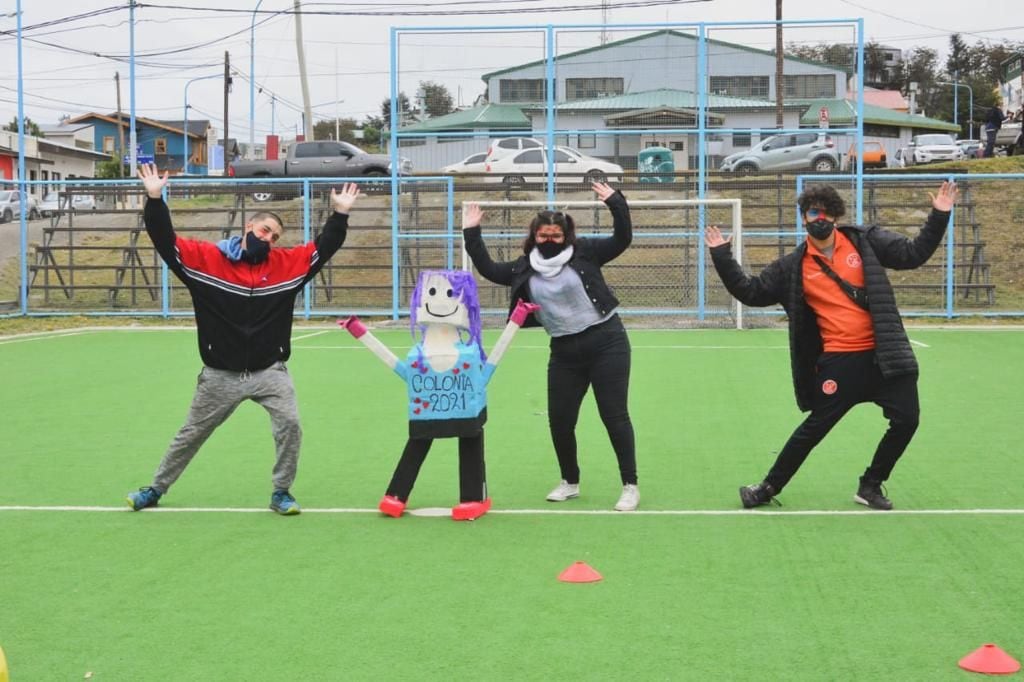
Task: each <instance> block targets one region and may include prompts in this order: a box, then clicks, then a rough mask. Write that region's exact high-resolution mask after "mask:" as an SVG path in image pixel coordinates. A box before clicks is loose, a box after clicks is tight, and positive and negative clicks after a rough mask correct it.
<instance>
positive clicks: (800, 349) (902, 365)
mask: <svg viewBox="0 0 1024 682" xmlns="http://www.w3.org/2000/svg"><path fill="white" fill-rule="evenodd" d="M949 215H950V214H949V213H948V212H946V211H937V210H934V209H933V210H932V212H931V214H930V215H929V216H928V220H927V221H926V222H925V224H924V227H923V228H921V232H920V233H919V234H918V235H917V236H916V237H915V238H913V239H908V238H907V237H904V236H903V235H901V234H897V233H895V232H890V231H888V230H883V229H882V228H880V227H876V226H870V227H840V228H838V229H839V230H840V231H841V232H842V233H843V234H844V235H846V236H847V237H848V238H849V239H850V241H851V242H853V245H854V247H855V248H856V249H857V252H858V253H859V254H860V257H861V261H862V262H863V263H864V288H865V289H867V294H868V305H869V309H870V313H871V323H872V326H873V327H874V330H875V354H876V357H877V358H878V365H879V368H880V369H881V370H882V375H883V376H884V377H886V378H889V377H895V376H901V375H908V374H910V375H916V374H917V359H916V358H915V357H914V351H913V350H911V348H910V341H909V340H908V339H907V333H906V331H905V330H904V329H903V320H902V319H901V318H900V311H899V309H897V307H896V297H895V295H894V294H893V290H892V284H890V283H889V277H888V276H887V275H886V274H885V268H892V269H894V270H910V269H913V268H916V267H918V266H920V265H921V264H923V263H924V262H925V261H927V260H928V259H929V258H930V257H931V255H932V254H933V253H934V252H935V249H936V248H938V246H939V243H940V242H941V241H942V235H943V234H945V232H946V226H947V225H948V224H949ZM806 252H807V244H806V242H805V243H803V244H801V245H800V246H798V247H797V248H796V250H795V251H793V252H792V253H788V254H786V255H785V256H783V257H782V258H779V259H777V260H775V261H773V262H771V263H769V264H768V265H767V266H766V267H765V269H764V270H763V271H762V272H761V274H759V275H757V276H754V277H752V276H750V275H747V274H746V273H745V272H744V271H743V268H742V267H741V266H740V264H739V263H737V262H736V260H735V259H734V258H733V257H732V245H731V244H724V245H722V246H718V247H715V248H713V249H711V258H712V260H713V261H714V264H715V269H716V270H717V271H718V276H719V277H721V278H722V282H723V283H724V284H725V288H726V289H728V290H729V293H730V294H732V295H733V296H734V297H735V298H736V299H737V300H739V301H740V302H741V303H744V304H746V305H749V306H762V307H763V306H770V305H782V307H783V309H785V311H786V314H787V315H788V316H789V355H790V364H791V365H792V370H793V388H794V390H795V392H796V403H797V405H798V406H799V407H800V409H801V410H804V411H806V410H810V409H811V398H812V396H813V395H814V386H815V380H814V377H815V365H816V364H817V361H818V356H820V355H821V352H822V347H823V344H822V340H821V331H820V330H819V329H818V320H817V317H816V316H815V314H814V311H813V310H811V308H810V306H809V305H807V302H806V301H805V300H804V279H803V259H804V254H805V253H806Z"/></svg>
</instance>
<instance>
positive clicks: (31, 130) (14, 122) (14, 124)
mask: <svg viewBox="0 0 1024 682" xmlns="http://www.w3.org/2000/svg"><path fill="white" fill-rule="evenodd" d="M4 130H8V131H10V132H12V133H16V132H18V117H17V116H15V117H14V118H12V119H11V122H10V123H8V124H7V127H6V128H4ZM25 134H26V135H33V136H35V137H43V131H41V130H39V126H38V125H36V123H35V121H33V120H32V119H30V118H29V117H28V116H26V117H25Z"/></svg>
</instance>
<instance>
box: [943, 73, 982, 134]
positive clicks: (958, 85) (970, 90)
mask: <svg viewBox="0 0 1024 682" xmlns="http://www.w3.org/2000/svg"><path fill="white" fill-rule="evenodd" d="M935 82H936V83H938V84H940V85H952V86H953V125H960V124H959V123H958V122H957V108H958V106H957V105H958V104H959V102H958V101H957V93H958V92H959V90H957V88H967V94H968V96H969V103H968V105H967V107H968V108H969V109H970V112H969V116H968V120H969V128H970V129H969V130H968V135H967V137H968V139H972V140H973V139H974V89H973V88H971V86H970V85H967V84H966V83H957V82H956V81H935Z"/></svg>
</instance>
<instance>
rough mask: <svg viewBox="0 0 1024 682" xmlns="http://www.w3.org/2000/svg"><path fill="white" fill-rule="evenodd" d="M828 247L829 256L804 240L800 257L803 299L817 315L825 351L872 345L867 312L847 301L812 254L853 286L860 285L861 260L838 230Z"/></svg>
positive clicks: (861, 348) (862, 270)
mask: <svg viewBox="0 0 1024 682" xmlns="http://www.w3.org/2000/svg"><path fill="white" fill-rule="evenodd" d="M833 234H835V236H836V241H835V245H834V246H833V249H832V258H828V257H826V256H825V254H824V253H822V252H821V251H819V250H818V249H817V247H815V246H814V244H812V243H811V241H810V240H807V253H805V254H804V260H803V277H804V298H805V299H806V300H807V303H808V305H810V306H811V310H813V311H814V314H815V315H816V316H817V318H818V328H819V329H820V330H821V339H822V341H823V342H824V344H825V351H826V352H830V353H834V352H844V351H863V350H871V349H872V348H874V347H875V328H874V326H873V325H872V324H871V314H870V313H868V311H866V310H864V309H863V308H861V307H860V306H859V305H857V304H856V303H854V302H853V301H852V300H850V297H849V296H847V295H846V293H845V292H844V291H843V290H842V289H841V288H840V287H839V284H837V283H836V282H833V281H832V279H831V278H830V277H829V276H828V275H826V274H825V273H824V272H823V271H822V269H821V267H820V266H819V265H818V264H817V263H816V262H815V260H814V258H813V256H815V255H817V256H820V257H821V258H823V259H824V260H825V262H826V263H827V264H828V266H829V267H830V268H832V269H833V270H834V271H835V273H836V274H837V275H839V276H840V277H842V278H843V279H845V280H846V281H847V282H849V283H850V284H853V285H854V286H857V287H863V286H864V263H863V262H862V261H861V259H860V254H859V253H857V249H855V248H854V246H853V243H852V242H851V241H850V240H849V239H848V238H847V237H846V235H844V234H843V233H842V232H840V231H839V230H835V231H834V232H833Z"/></svg>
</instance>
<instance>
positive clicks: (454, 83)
mask: <svg viewBox="0 0 1024 682" xmlns="http://www.w3.org/2000/svg"><path fill="white" fill-rule="evenodd" d="M257 1H258V0H245V1H242V0H216V2H214V1H206V0H204V1H200V0H152V1H151V2H147V1H146V0H142V2H143V3H144V4H148V5H154V6H151V7H139V8H137V9H136V13H135V14H136V27H135V41H136V42H135V49H136V55H137V63H136V64H137V65H136V77H137V80H136V88H135V89H136V94H135V106H136V113H137V114H138V115H140V116H147V117H150V118H160V119H179V120H180V119H181V117H182V114H183V110H184V97H185V85H186V83H187V82H188V81H189V80H190V79H192V78H197V77H201V76H208V75H210V76H214V75H222V74H223V60H224V52H225V51H228V52H229V53H230V58H231V63H232V66H235V67H237V68H238V69H239V70H240V72H241V74H242V75H241V76H239V77H236V78H235V81H234V83H235V84H234V88H233V92H232V94H231V95H230V105H229V111H230V114H229V119H230V130H229V132H230V134H231V136H232V137H238V138H240V139H243V140H245V139H248V131H249V84H248V82H247V81H246V80H244V78H245V77H247V76H248V73H249V58H250V47H249V29H250V25H251V22H252V20H253V14H252V10H253V9H254V8H255V7H256V4H257ZM21 4H22V12H23V25H24V26H25V27H30V26H35V25H38V24H43V23H46V22H53V21H55V20H60V19H62V18H64V17H70V16H74V15H81V14H84V13H89V12H92V11H102V10H104V9H107V8H115V11H111V12H109V13H105V14H100V15H97V16H94V17H89V18H83V19H79V20H76V21H66V22H62V23H55V24H53V25H50V26H47V27H40V28H35V29H32V30H26V31H25V33H24V35H25V37H26V39H28V38H31V39H32V40H34V41H42V42H44V43H47V44H41V43H40V42H31V41H29V40H26V41H25V42H24V51H23V59H24V67H23V68H24V91H25V95H26V99H25V102H26V105H25V113H26V115H27V116H29V117H30V118H32V119H33V120H35V121H38V122H43V123H54V122H56V121H57V119H58V117H59V116H60V115H61V114H70V115H72V116H74V115H77V114H80V113H84V112H88V111H98V112H104V113H106V112H111V111H113V110H114V109H115V108H116V96H115V86H114V73H115V72H118V71H119V72H120V74H121V79H122V88H121V92H122V94H121V101H122V108H123V109H124V111H126V112H127V111H128V108H129V86H128V76H129V66H128V63H127V55H128V53H129V33H130V32H129V22H128V10H127V4H128V3H127V0H22V3H21ZM609 4H610V11H609V15H608V22H609V24H634V23H636V24H646V23H660V22H668V23H691V22H702V21H703V22H744V21H770V20H773V19H774V16H775V14H774V13H775V3H774V2H773V0H710V1H707V2H692V1H691V2H685V1H684V0H680V1H679V2H675V3H671V4H665V3H664V2H661V1H660V0H610V2H609ZM629 4H632V5H642V4H648V5H653V6H647V7H640V6H633V7H628V6H625V5H629ZM1008 4H1010V5H1012V4H1014V3H1007V2H1006V0H974V1H973V2H966V3H965V2H941V1H936V0H902V1H901V2H893V1H892V0H856V1H852V0H785V2H784V13H785V18H786V19H791V20H821V19H839V18H841V19H857V18H863V19H864V26H865V38H866V40H874V41H877V42H879V43H883V44H887V45H891V46H894V47H899V48H902V49H909V48H911V47H915V46H925V47H931V48H935V49H936V50H938V51H939V52H940V54H944V53H945V50H946V47H947V45H948V43H949V34H950V33H951V32H953V31H954V30H956V31H960V32H961V33H962V34H963V36H964V39H965V40H966V41H967V42H968V43H971V44H973V43H974V42H976V41H977V40H985V41H995V42H999V41H1002V40H1011V41H1024V16H1020V13H1016V14H1017V15H1018V18H1014V16H1013V15H1014V13H1012V12H1007V11H1006V10H1005V8H1006V7H1007V5H1008ZM15 6H16V5H15V2H14V0H3V2H2V3H0V8H2V13H3V14H4V16H3V17H0V30H2V31H5V32H7V31H10V32H11V35H9V36H8V35H5V36H2V37H0V58H2V62H0V63H2V66H0V72H2V77H0V119H2V120H3V121H4V122H7V121H9V120H11V118H12V117H13V116H14V115H15V114H16V112H17V107H16V94H17V61H16V57H17V55H16V49H15V42H16V41H15V40H14V35H13V34H14V29H15V27H16V24H15V19H14V16H13V12H14V10H15ZM169 6H174V7H175V8H173V9H172V8H170V7H169ZM210 6H216V8H217V9H219V10H222V11H216V12H211V11H204V10H203V9H202V8H203V7H210ZM292 6H293V2H292V0H263V2H262V3H261V6H260V14H258V15H256V23H257V26H256V29H255V36H256V40H255V79H256V82H257V83H258V84H259V85H260V86H263V87H264V88H265V92H264V93H263V94H260V95H259V96H258V97H257V98H256V107H255V130H256V136H257V139H259V138H260V137H262V136H263V135H265V134H267V133H269V132H271V128H272V127H273V129H274V131H275V132H277V133H288V132H294V131H295V128H296V126H297V124H298V123H299V121H300V120H301V118H300V113H299V111H298V110H297V107H299V106H301V102H302V91H301V86H300V80H299V78H298V74H299V67H298V60H297V55H296V45H295V29H296V22H295V18H294V16H292V15H287V14H274V13H275V12H278V11H279V10H287V9H291V8H292ZM304 7H305V8H307V9H308V10H311V11H316V10H319V11H328V12H338V11H348V12H357V11H366V12H381V11H389V10H390V11H393V12H398V11H405V12H423V11H443V12H445V14H444V15H442V16H399V15H392V16H374V17H371V16H336V15H331V16H310V15H307V16H304V17H303V19H302V30H303V37H304V44H305V48H306V61H307V69H308V72H309V75H310V78H309V84H310V99H311V100H312V103H313V105H314V118H316V119H318V120H319V119H333V117H334V115H335V112H337V113H338V115H340V116H342V117H352V118H356V119H358V120H362V118H363V117H364V116H365V115H367V114H376V113H379V108H380V102H381V100H382V99H384V98H386V97H387V96H388V93H389V76H388V73H389V40H390V28H391V27H402V28H409V27H439V26H443V27H457V26H474V27H484V26H487V27H490V26H509V27H511V26H519V27H532V26H537V27H543V26H544V25H546V24H549V23H550V24H554V25H556V26H562V25H569V24H571V25H573V26H576V25H597V24H600V23H601V21H602V15H601V10H600V7H601V2H600V0H559V1H557V2H556V1H554V0H489V1H488V2H481V1H479V0H394V1H393V2H386V1H384V0H378V1H377V2H364V3H356V2H355V1H354V0H347V1H345V2H323V1H322V0H309V1H307V2H305V3H304ZM552 7H558V8H569V7H580V8H584V9H582V10H580V11H564V10H563V11H560V10H556V9H550V8H552ZM516 8H519V9H530V8H540V9H543V10H544V11H543V12H532V13H531V12H526V11H523V12H519V13H512V10H513V9H516ZM588 8H593V9H588ZM468 9H476V10H483V11H487V12H493V11H495V10H505V11H507V13H501V14H467V15H459V14H457V12H459V11H464V10H468ZM223 10H244V11H237V12H230V11H223ZM1007 23H1009V24H1013V25H1011V26H1004V24H1007ZM643 30H651V29H643ZM643 30H641V29H636V30H630V29H625V28H621V29H620V28H612V29H610V36H609V37H610V39H611V40H617V39H622V38H627V37H630V36H632V35H637V34H638V33H640V32H643ZM709 31H710V36H711V37H712V38H717V39H720V40H725V41H728V42H736V43H742V44H746V45H752V46H755V47H762V48H765V49H771V47H772V41H771V33H770V32H766V31H758V30H753V29H739V28H726V27H711V28H710V29H709ZM231 34H235V35H231ZM543 35H544V34H543V31H542V28H541V29H540V30H537V31H530V30H524V31H518V32H511V31H510V32H498V33H490V34H484V33H482V32H477V33H469V34H467V33H462V34H456V33H402V34H400V36H401V37H400V47H399V50H400V65H401V74H402V75H401V79H400V86H401V88H402V89H403V90H405V91H406V92H408V93H409V94H410V95H412V94H413V92H415V90H416V87H417V83H418V82H419V81H420V80H433V81H437V82H441V83H443V84H444V85H446V86H447V87H448V88H449V90H450V91H451V92H452V94H453V95H455V97H456V99H457V100H458V101H460V102H461V103H463V104H470V103H472V101H473V100H474V99H475V97H476V96H477V95H479V94H480V93H481V92H482V91H483V88H484V86H483V82H482V81H481V80H480V75H481V74H483V73H487V72H488V71H493V70H498V69H501V68H505V67H508V66H513V65H516V64H521V63H524V62H527V61H532V60H535V59H542V58H543V56H544V52H543ZM854 39H855V34H854V33H853V29H852V28H851V27H850V26H840V27H833V26H828V27H803V28H795V27H787V30H786V41H787V42H801V43H814V42H833V41H836V42H839V41H842V42H847V41H853V40H854ZM599 40H600V33H599V32H598V31H597V30H587V29H578V30H572V31H570V30H564V31H563V30H559V32H558V48H557V49H558V51H560V52H564V51H568V50H572V49H579V48H583V47H589V46H593V45H596V44H598V43H599ZM76 50H77V51H76ZM154 53H165V54H154ZM111 57H121V58H123V59H122V61H118V60H116V59H112V58H111ZM336 64H337V66H336ZM271 92H273V93H275V94H276V96H277V98H278V101H277V103H276V105H274V104H272V101H271V96H270V94H269V93H271ZM336 93H337V95H336ZM339 99H340V100H342V101H341V102H340V103H339V104H335V102H336V101H337V100H339ZM188 101H189V104H190V105H191V107H192V110H191V111H190V113H189V117H190V118H208V119H210V120H211V121H212V122H213V124H214V126H215V127H216V128H217V129H218V131H222V130H223V121H222V118H223V90H222V81H221V80H220V79H218V78H211V79H207V80H200V81H197V82H194V83H193V84H192V85H190V86H189V88H188ZM272 110H273V111H274V114H275V116H274V120H273V121H272V120H271V112H272Z"/></svg>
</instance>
